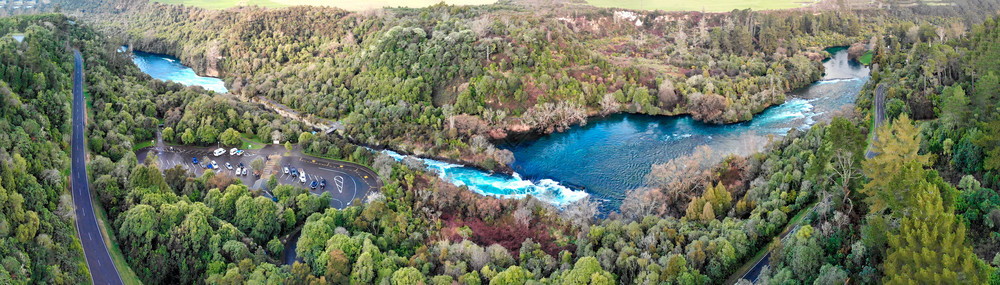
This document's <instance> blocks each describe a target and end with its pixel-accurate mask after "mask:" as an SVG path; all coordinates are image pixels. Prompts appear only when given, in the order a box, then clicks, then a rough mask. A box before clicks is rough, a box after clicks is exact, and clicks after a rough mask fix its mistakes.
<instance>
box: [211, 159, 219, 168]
mask: <svg viewBox="0 0 1000 285" xmlns="http://www.w3.org/2000/svg"><path fill="white" fill-rule="evenodd" d="M208 168H211V169H219V164H218V163H215V161H214V160H213V161H212V164H209V165H208Z"/></svg>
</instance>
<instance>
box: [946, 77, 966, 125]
mask: <svg viewBox="0 0 1000 285" xmlns="http://www.w3.org/2000/svg"><path fill="white" fill-rule="evenodd" d="M941 97H942V98H941V101H942V102H941V122H942V123H944V125H945V126H946V127H947V128H949V129H952V128H955V127H959V126H961V125H962V124H963V123H964V122H965V120H966V119H967V117H968V116H969V98H968V97H967V96H965V90H964V89H962V86H955V87H948V88H945V90H944V94H942V96H941Z"/></svg>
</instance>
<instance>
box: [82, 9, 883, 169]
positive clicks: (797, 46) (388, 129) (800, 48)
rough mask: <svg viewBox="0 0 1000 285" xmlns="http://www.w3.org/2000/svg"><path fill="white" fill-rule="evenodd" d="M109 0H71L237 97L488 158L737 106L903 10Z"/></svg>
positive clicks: (810, 68) (416, 146) (723, 118)
mask: <svg viewBox="0 0 1000 285" xmlns="http://www.w3.org/2000/svg"><path fill="white" fill-rule="evenodd" d="M74 2H76V1H74ZM122 3H125V4H127V5H119V4H118V2H116V1H110V2H107V1H95V2H94V3H92V5H91V6H90V8H89V9H87V10H86V11H87V12H86V13H77V14H79V16H81V17H83V18H85V19H89V20H88V21H89V22H92V23H94V24H96V25H97V26H98V27H99V29H100V30H101V31H103V32H105V33H107V34H110V35H114V36H116V37H117V38H118V39H120V40H121V41H122V42H123V43H126V44H129V46H130V47H132V48H135V49H139V50H144V51H150V52H158V53H165V54H172V55H176V56H178V57H179V58H180V59H181V60H182V61H183V62H185V63H186V64H187V65H189V66H192V67H193V68H194V69H195V70H198V71H199V72H201V73H204V74H207V75H213V76H220V77H222V78H224V79H225V81H226V82H227V84H228V86H229V87H230V90H231V93H233V94H234V95H235V96H237V97H239V98H243V99H244V100H249V99H251V98H255V97H258V96H261V97H266V98H269V99H273V100H275V101H277V102H280V103H282V104H284V105H287V106H289V107H291V108H293V109H295V110H297V111H299V112H302V113H304V114H309V115H312V116H316V117H318V118H325V119H332V120H339V121H342V122H344V123H345V125H346V131H345V135H346V136H347V137H348V138H349V139H350V140H351V141H353V142H356V143H361V144H366V145H375V146H388V147H392V148H393V149H396V150H400V151H404V152H409V153H416V154H424V155H430V156H435V157H443V158H449V159H458V160H464V161H469V162H472V163H475V164H478V165H480V166H484V167H486V168H493V167H490V166H501V165H505V164H507V163H509V157H510V155H509V154H508V153H506V152H505V151H503V150H493V149H487V151H477V150H479V149H480V148H478V147H475V146H473V145H474V144H476V140H483V139H487V140H489V139H501V138H504V137H506V136H507V135H508V134H510V133H523V132H541V133H546V132H553V131H559V130H564V129H566V128H568V127H570V126H572V125H574V124H577V123H586V121H587V118H588V117H590V116H595V115H602V114H610V113H616V112H634V113H644V114H653V115H684V114H690V115H692V116H693V117H694V118H695V119H697V120H700V121H705V122H711V123H732V122H739V121H746V120H749V119H751V118H752V117H753V115H754V114H756V113H759V112H761V111H763V110H764V109H765V108H767V107H768V106H771V105H774V104H780V103H782V102H784V100H785V95H784V94H785V93H786V92H788V91H791V90H793V89H796V88H799V87H803V86H806V85H808V84H810V83H812V82H813V81H815V80H816V79H818V78H820V76H821V74H822V65H821V62H820V61H821V60H822V59H824V58H826V57H827V56H828V54H827V53H826V52H824V51H823V49H822V48H821V47H825V46H835V45H851V44H854V43H862V44H863V46H864V47H865V48H868V49H870V46H872V43H871V39H872V38H874V36H875V35H877V34H879V33H880V32H881V31H883V30H884V29H886V27H887V26H891V25H896V24H897V23H899V22H902V21H900V20H898V19H897V18H893V17H889V16H888V15H887V13H886V12H882V11H874V10H873V11H863V12H857V13H840V12H836V11H828V12H821V13H817V14H809V13H792V12H774V13H760V12H754V11H749V10H744V11H733V12H731V13H719V14H704V13H698V12H690V13H666V12H637V11H614V10H609V9H592V8H572V9H571V8H566V7H568V6H564V5H562V4H560V5H556V6H554V8H551V9H541V10H533V9H527V7H525V6H522V5H520V4H517V3H501V4H497V5H491V6H483V7H457V6H446V5H437V6H433V7H428V8H423V9H391V10H376V11H368V12H347V11H343V10H338V9H331V8H316V7H292V8H288V9H277V10H272V9H259V8H252V7H244V8H238V9H230V10H223V11H213V10H202V9H198V8H193V7H183V6H174V5H159V4H154V3H147V2H145V1H123V2H122ZM64 6H66V7H80V6H81V4H79V3H76V4H73V3H66V4H64ZM95 6H96V7H99V8H97V9H95V8H93V7H95ZM277 19H281V20H280V21H278V20H277ZM302 26H310V27H311V28H310V29H302V28H301V27H302ZM305 79H308V80H305ZM376 118H377V119H376ZM175 130H176V128H175ZM195 131H196V130H195Z"/></svg>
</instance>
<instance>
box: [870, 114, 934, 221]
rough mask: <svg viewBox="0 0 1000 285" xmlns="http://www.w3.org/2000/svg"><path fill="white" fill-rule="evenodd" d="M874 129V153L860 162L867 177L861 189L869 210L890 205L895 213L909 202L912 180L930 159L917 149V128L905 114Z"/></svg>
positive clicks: (878, 210)
mask: <svg viewBox="0 0 1000 285" xmlns="http://www.w3.org/2000/svg"><path fill="white" fill-rule="evenodd" d="M877 132H878V140H874V141H873V142H872V146H873V150H874V151H875V152H876V153H878V155H877V156H875V157H874V158H872V159H869V160H866V161H865V162H864V173H865V175H866V176H868V177H869V178H871V179H870V181H869V182H868V184H865V187H864V188H863V189H861V193H862V194H863V195H864V196H865V202H867V204H868V207H869V212H870V213H882V212H883V211H885V210H887V209H891V210H892V211H893V215H896V216H899V215H902V214H903V213H904V212H905V211H906V209H907V208H908V207H909V206H910V205H912V204H911V203H908V201H910V200H912V198H913V195H912V194H911V193H913V191H911V190H912V189H911V188H912V186H913V185H912V184H913V182H914V181H916V180H915V179H921V178H922V177H923V176H924V174H925V172H924V166H925V165H928V164H929V163H930V157H929V156H927V155H920V154H918V153H917V151H918V150H919V149H920V138H919V137H918V136H917V135H918V132H917V128H916V126H914V125H913V122H912V121H911V120H910V118H909V116H907V115H905V114H904V115H902V116H901V117H899V119H896V120H895V121H894V122H893V123H892V124H891V125H885V126H882V127H881V128H879V129H878V130H877ZM921 180H923V179H921Z"/></svg>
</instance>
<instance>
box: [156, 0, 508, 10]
mask: <svg viewBox="0 0 1000 285" xmlns="http://www.w3.org/2000/svg"><path fill="white" fill-rule="evenodd" d="M154 2H159V3H163V4H183V5H187V6H196V7H201V8H206V9H226V8H231V7H236V6H251V5H255V6H262V7H268V8H279V7H288V6H297V5H310V6H327V7H337V8H342V9H345V10H353V11H360V10H368V9H377V8H383V7H413V8H419V7H427V6H431V5H435V4H437V3H441V2H442V0H401V1H390V0H372V1H357V0H154ZM443 2H445V3H447V4H450V5H485V4H493V3H496V0H447V1H443Z"/></svg>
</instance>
